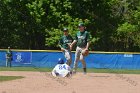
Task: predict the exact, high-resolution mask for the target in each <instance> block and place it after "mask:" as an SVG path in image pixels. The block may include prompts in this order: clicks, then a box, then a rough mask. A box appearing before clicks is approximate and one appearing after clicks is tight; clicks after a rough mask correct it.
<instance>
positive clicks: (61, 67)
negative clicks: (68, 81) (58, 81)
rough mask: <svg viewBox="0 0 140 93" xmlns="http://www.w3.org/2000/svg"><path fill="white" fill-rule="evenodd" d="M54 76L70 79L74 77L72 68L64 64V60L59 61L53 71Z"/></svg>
mask: <svg viewBox="0 0 140 93" xmlns="http://www.w3.org/2000/svg"><path fill="white" fill-rule="evenodd" d="M52 75H53V76H54V77H57V76H59V77H69V76H71V75H72V71H71V68H70V66H68V65H67V64H65V63H64V61H63V59H62V58H59V59H58V64H57V65H56V66H55V68H54V69H53V71H52Z"/></svg>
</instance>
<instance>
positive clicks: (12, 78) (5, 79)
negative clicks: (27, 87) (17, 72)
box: [0, 76, 24, 82]
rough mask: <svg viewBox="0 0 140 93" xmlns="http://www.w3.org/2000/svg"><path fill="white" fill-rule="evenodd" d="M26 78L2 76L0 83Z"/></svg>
mask: <svg viewBox="0 0 140 93" xmlns="http://www.w3.org/2000/svg"><path fill="white" fill-rule="evenodd" d="M21 78H24V77H22V76H0V82H3V81H10V80H15V79H21Z"/></svg>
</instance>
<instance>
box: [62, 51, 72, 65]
mask: <svg viewBox="0 0 140 93" xmlns="http://www.w3.org/2000/svg"><path fill="white" fill-rule="evenodd" d="M64 56H65V58H66V60H67V63H66V64H67V65H69V66H70V65H71V63H72V57H71V51H70V50H67V51H65V53H64Z"/></svg>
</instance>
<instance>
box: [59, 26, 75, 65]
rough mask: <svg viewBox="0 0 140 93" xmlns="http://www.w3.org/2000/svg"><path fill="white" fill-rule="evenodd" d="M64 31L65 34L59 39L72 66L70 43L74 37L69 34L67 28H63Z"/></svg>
mask: <svg viewBox="0 0 140 93" xmlns="http://www.w3.org/2000/svg"><path fill="white" fill-rule="evenodd" d="M63 33H64V35H63V36H62V37H61V39H60V41H59V46H60V48H61V50H62V51H63V54H64V56H65V58H66V60H67V62H66V63H67V64H68V65H69V66H70V65H71V63H72V58H71V50H70V44H71V43H72V41H73V38H72V36H71V35H69V33H68V29H67V28H64V29H63Z"/></svg>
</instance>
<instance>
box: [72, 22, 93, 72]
mask: <svg viewBox="0 0 140 93" xmlns="http://www.w3.org/2000/svg"><path fill="white" fill-rule="evenodd" d="M78 27H79V31H78V32H77V34H76V37H75V39H74V41H73V42H72V44H71V45H70V48H71V49H72V47H73V45H74V44H76V43H77V47H76V53H75V60H74V67H73V72H74V73H76V69H77V63H78V61H79V60H80V61H81V62H82V65H83V71H84V73H85V74H86V62H85V60H84V56H85V55H83V54H82V51H87V53H88V48H89V45H90V38H91V35H90V34H89V32H87V31H86V30H85V26H84V24H83V23H80V24H79V25H78Z"/></svg>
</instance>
